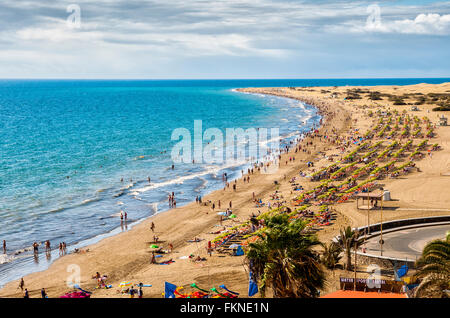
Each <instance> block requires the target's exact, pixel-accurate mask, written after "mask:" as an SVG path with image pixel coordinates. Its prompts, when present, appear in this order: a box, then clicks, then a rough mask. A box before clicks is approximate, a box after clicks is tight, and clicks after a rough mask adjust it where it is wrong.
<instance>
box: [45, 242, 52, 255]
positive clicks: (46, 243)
mask: <svg viewBox="0 0 450 318" xmlns="http://www.w3.org/2000/svg"><path fill="white" fill-rule="evenodd" d="M50 250H51V248H50V241H49V240H47V241H45V251H46V252H48V251H50Z"/></svg>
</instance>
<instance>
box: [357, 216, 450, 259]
mask: <svg viewBox="0 0 450 318" xmlns="http://www.w3.org/2000/svg"><path fill="white" fill-rule="evenodd" d="M447 231H450V224H446V225H437V226H428V227H422V228H413V229H405V230H399V231H395V232H391V233H385V234H383V240H384V245H383V256H388V257H395V258H403V259H405V258H407V259H409V260H416V259H417V258H419V256H420V255H421V254H422V250H423V248H424V247H425V245H426V244H427V243H428V242H430V241H432V240H435V239H443V238H445V234H446V232H447ZM379 241H380V236H375V237H373V238H371V239H368V240H367V241H366V245H365V247H366V252H367V253H368V254H374V255H380V244H379ZM363 246H364V245H363Z"/></svg>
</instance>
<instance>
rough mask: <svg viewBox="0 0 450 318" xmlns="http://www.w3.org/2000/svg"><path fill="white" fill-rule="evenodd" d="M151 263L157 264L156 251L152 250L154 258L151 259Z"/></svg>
mask: <svg viewBox="0 0 450 318" xmlns="http://www.w3.org/2000/svg"><path fill="white" fill-rule="evenodd" d="M150 264H156V258H155V252H152V258H151V260H150Z"/></svg>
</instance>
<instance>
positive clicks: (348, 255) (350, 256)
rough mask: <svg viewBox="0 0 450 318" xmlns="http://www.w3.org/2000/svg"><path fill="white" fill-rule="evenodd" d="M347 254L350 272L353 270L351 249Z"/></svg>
mask: <svg viewBox="0 0 450 318" xmlns="http://www.w3.org/2000/svg"><path fill="white" fill-rule="evenodd" d="M346 254H347V270H348V271H350V270H352V254H351V249H349V248H348V249H347V250H346Z"/></svg>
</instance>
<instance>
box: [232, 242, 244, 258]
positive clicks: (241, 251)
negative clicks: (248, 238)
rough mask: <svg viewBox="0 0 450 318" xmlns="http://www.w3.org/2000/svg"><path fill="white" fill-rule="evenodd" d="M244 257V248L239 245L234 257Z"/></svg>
mask: <svg viewBox="0 0 450 318" xmlns="http://www.w3.org/2000/svg"><path fill="white" fill-rule="evenodd" d="M242 255H244V250H243V249H242V246H241V245H239V246H238V248H237V250H236V254H235V255H234V256H242Z"/></svg>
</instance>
